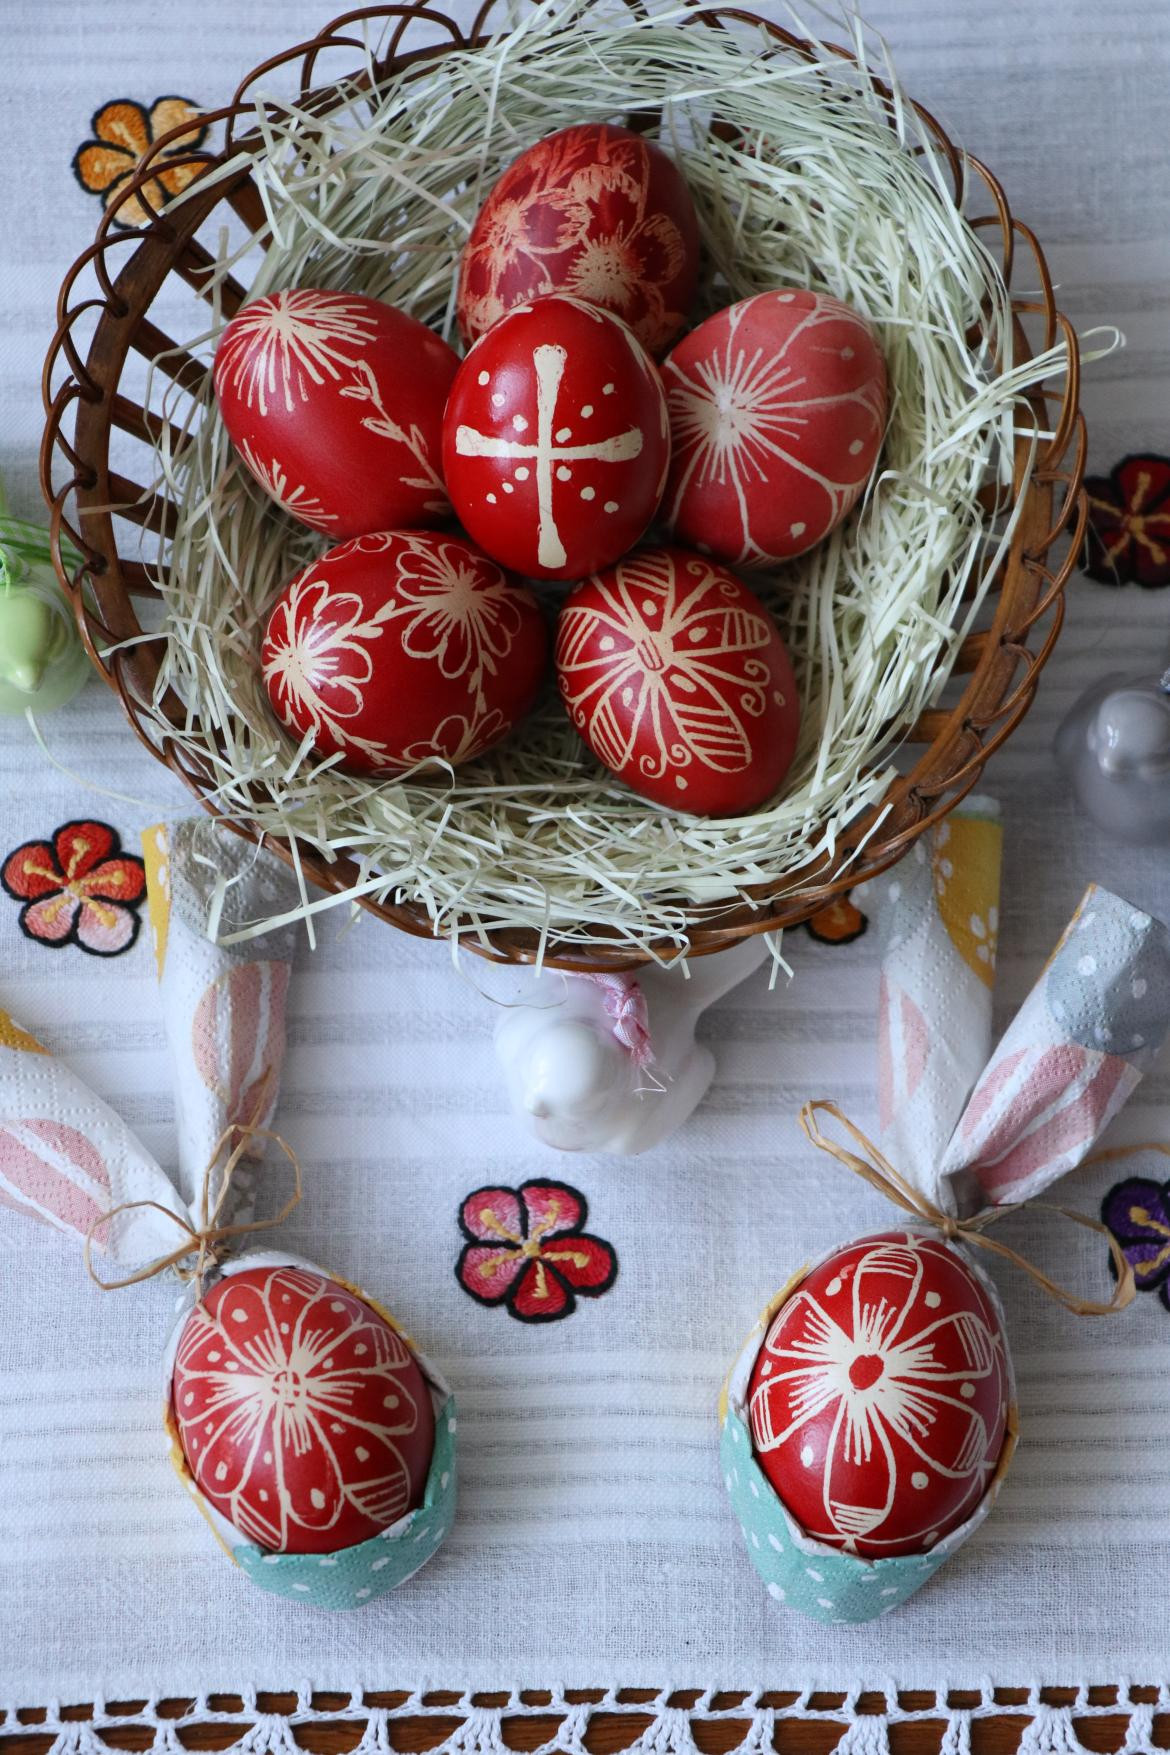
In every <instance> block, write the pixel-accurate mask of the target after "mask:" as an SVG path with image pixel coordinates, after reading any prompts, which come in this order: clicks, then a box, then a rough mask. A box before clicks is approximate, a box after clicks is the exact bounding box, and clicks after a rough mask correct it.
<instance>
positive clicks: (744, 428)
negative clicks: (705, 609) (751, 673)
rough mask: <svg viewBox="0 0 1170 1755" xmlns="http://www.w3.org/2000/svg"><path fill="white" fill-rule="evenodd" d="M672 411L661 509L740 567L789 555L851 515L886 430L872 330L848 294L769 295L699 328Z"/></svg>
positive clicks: (671, 380)
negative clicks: (852, 306)
mask: <svg viewBox="0 0 1170 1755" xmlns="http://www.w3.org/2000/svg"><path fill="white" fill-rule="evenodd" d="M662 374H663V381H664V383H665V385H666V394H667V401H668V403H669V406H670V434H671V446H672V454H671V466H670V480H669V481H668V483H667V487H666V496H665V499H664V501H663V517H664V518H665V520H666V521H667V523H668V525H669V527H670V529H671V531H672V532H673V534H674V535H675V536H677V537H678V538H679V540H680V541H682V542H691V543H694V544H695V546H696V547H697V548H700V549H702V550H703V551H704V552H705V553H708V554H713V555H718V556H720V557H721V558H722V559H723V560H727V561H733V562H736V563H738V564H739V565H741V566H762V565H767V564H768V563H769V562H777V561H786V560H790V559H791V558H792V557H793V556H794V555H799V554H803V553H804V551H805V550H806V549H810V548H812V547H814V545H815V544H816V543H818V542H821V541H823V540H824V538H825V537H826V536H828V534H829V532H830V531H831V530H833V529H835V528H836V526H837V525H838V524H840V522H841V520H842V519H843V518H845V517H846V516H847V515H848V513H849V512H851V511H852V509H853V507H854V506H855V505H856V503H857V501H858V499H859V498H860V496H861V492H862V489H863V488H864V487H865V484H866V482H867V481H868V480H869V477H870V474H871V472H872V470H873V467H874V464H875V463H876V461H877V455H878V452H879V451H880V449H881V444H882V437H883V434H884V433H885V427H886V400H887V399H886V367H885V361H884V360H883V358H882V354H881V350H880V348H879V347H878V344H877V339H876V337H875V336H874V333H873V330H872V329H871V328H870V326H869V324H868V323H867V322H866V321H865V320H864V318H863V317H861V316H859V315H858V313H857V312H856V311H854V310H851V309H850V307H849V306H848V305H845V304H842V303H841V301H840V300H839V299H833V298H829V297H828V295H827V294H825V293H816V292H805V291H802V290H800V289H793V290H785V291H779V292H766V293H759V294H757V296H756V297H755V298H751V299H744V300H742V302H741V303H740V304H738V305H730V306H729V307H728V308H727V309H726V310H723V311H717V312H716V313H715V315H714V316H713V317H709V318H708V319H707V321H706V322H705V323H701V324H700V325H699V327H698V328H697V329H695V330H692V332H691V333H690V335H687V336H685V337H684V338H683V340H682V341H681V342H680V343H679V345H678V346H677V347H676V348H675V350H674V352H673V353H672V354H671V355H670V358H669V359H668V360H667V361H666V363H665V364H664V366H663V368H662Z"/></svg>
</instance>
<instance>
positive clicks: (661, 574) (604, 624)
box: [556, 548, 800, 816]
mask: <svg viewBox="0 0 1170 1755" xmlns="http://www.w3.org/2000/svg"><path fill="white" fill-rule="evenodd" d="M556 665H557V682H558V685H559V687H560V691H561V697H562V699H563V700H564V703H565V707H566V709H567V711H568V714H569V717H570V718H571V719H572V721H573V724H574V725H575V726H576V727H577V730H578V731H579V732H580V734H581V736H582V737H583V738H584V740H585V742H586V743H587V744H588V745H589V748H590V749H591V750H592V751H593V754H594V755H595V756H596V757H597V759H598V761H599V762H602V763H604V765H605V766H606V767H607V768H609V769H610V771H611V772H612V773H614V774H616V775H618V776H619V778H620V779H622V780H624V781H625V782H626V783H627V785H629V786H632V787H633V789H634V791H635V792H641V793H643V794H644V795H645V796H646V797H647V798H652V799H654V800H655V801H656V802H657V803H658V804H671V805H676V806H678V808H679V809H681V810H689V811H695V812H697V813H699V814H700V815H702V816H731V815H737V814H739V813H740V812H743V811H749V810H752V809H753V808H754V807H755V806H756V805H758V804H761V803H762V802H763V800H764V799H766V798H768V797H769V796H770V795H771V794H772V793H773V792H775V790H776V788H777V787H778V786H779V784H780V782H781V780H783V778H784V776H785V774H786V773H787V772H788V768H789V764H790V763H791V761H792V757H793V753H794V751H795V749H796V736H797V732H798V730H799V728H800V707H799V703H798V701H797V697H796V681H795V678H794V677H793V674H792V665H791V663H790V661H789V657H788V653H787V651H786V649H785V646H784V642H783V640H782V639H781V638H780V633H779V630H778V629H777V627H776V624H775V622H774V621H773V620H772V617H771V616H770V615H769V614H768V612H767V610H766V609H765V608H764V606H763V604H762V603H761V602H760V600H759V598H758V597H756V596H755V595H754V593H752V592H751V591H749V590H748V588H747V586H746V585H744V584H742V583H741V581H740V580H738V579H737V578H736V577H735V575H734V573H729V572H728V571H727V569H726V567H722V566H720V565H719V564H718V563H717V562H715V561H710V560H707V559H706V557H705V556H703V555H696V554H691V553H689V552H688V551H687V550H686V549H681V548H654V549H644V550H642V551H640V552H639V553H635V554H632V555H627V556H626V558H625V560H623V561H619V562H618V564H617V566H616V567H611V568H610V569H609V571H608V572H604V573H599V574H597V575H596V576H595V577H594V578H592V579H586V580H584V581H583V583H582V584H580V585H578V586H577V588H576V590H574V591H572V592H570V594H569V596H568V597H567V598H566V599H565V602H564V605H563V607H562V609H561V613H560V619H559V621H558V623H557V642H556Z"/></svg>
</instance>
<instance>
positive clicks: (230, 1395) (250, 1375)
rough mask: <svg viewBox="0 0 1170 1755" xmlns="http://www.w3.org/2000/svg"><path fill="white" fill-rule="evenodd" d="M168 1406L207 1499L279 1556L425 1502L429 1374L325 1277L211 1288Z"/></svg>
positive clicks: (269, 1276) (195, 1313)
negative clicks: (427, 1377)
mask: <svg viewBox="0 0 1170 1755" xmlns="http://www.w3.org/2000/svg"><path fill="white" fill-rule="evenodd" d="M171 1406H172V1412H173V1415H174V1420H175V1425H176V1427H177V1430H178V1434H179V1441H180V1443H181V1445H182V1449H183V1455H184V1457H185V1459H186V1463H187V1467H188V1468H189V1469H190V1472H191V1476H192V1478H193V1480H194V1481H195V1484H196V1486H197V1487H198V1488H199V1491H200V1492H201V1493H202V1494H203V1497H204V1498H205V1499H206V1500H207V1501H208V1502H209V1503H210V1504H211V1505H212V1506H213V1507H214V1508H215V1510H216V1511H218V1512H219V1513H220V1514H221V1515H222V1516H223V1517H225V1518H227V1520H228V1522H229V1523H230V1524H231V1525H232V1526H233V1527H234V1528H235V1529H237V1530H238V1531H240V1533H241V1534H242V1535H244V1536H246V1537H248V1538H249V1539H250V1540H251V1541H254V1542H256V1543H257V1544H259V1546H260V1547H262V1548H267V1549H269V1550H271V1551H272V1552H274V1553H291V1554H323V1553H333V1552H334V1551H335V1550H337V1549H340V1548H348V1547H352V1546H353V1544H354V1543H355V1542H362V1541H365V1540H366V1539H367V1538H368V1537H370V1536H374V1535H377V1534H378V1532H379V1531H381V1530H384V1529H388V1528H389V1527H390V1525H391V1524H393V1523H395V1522H397V1520H398V1519H399V1518H400V1517H402V1516H403V1515H404V1514H405V1513H406V1512H407V1511H409V1510H411V1509H412V1507H414V1506H416V1505H417V1504H419V1502H420V1501H421V1499H422V1495H423V1489H424V1486H425V1484H426V1477H427V1470H428V1468H429V1467H430V1461H431V1451H432V1449H433V1446H434V1436H435V1417H434V1409H433V1406H432V1403H431V1397H430V1391H429V1390H428V1388H427V1383H426V1379H425V1378H424V1377H423V1374H422V1372H421V1370H420V1369H419V1366H418V1364H417V1362H416V1360H415V1358H414V1355H413V1353H412V1352H411V1351H410V1349H409V1347H408V1346H407V1345H406V1343H405V1341H404V1340H403V1339H402V1337H401V1336H400V1335H399V1334H398V1332H397V1331H396V1330H395V1329H394V1328H392V1327H391V1325H390V1324H389V1323H388V1322H387V1321H386V1319H385V1317H384V1316H381V1315H380V1314H379V1313H378V1312H377V1311H376V1310H375V1309H374V1308H373V1307H372V1306H371V1305H369V1304H367V1303H366V1302H365V1300H364V1299H362V1298H359V1297H358V1296H357V1294H356V1293H354V1292H351V1291H350V1290H348V1289H347V1288H346V1287H345V1286H343V1285H341V1284H340V1283H339V1282H338V1281H337V1280H333V1279H330V1278H329V1276H328V1275H326V1274H321V1273H317V1272H310V1271H309V1270H307V1269H304V1268H297V1267H256V1268H246V1269H242V1270H241V1271H240V1272H238V1273H233V1274H228V1275H226V1276H225V1277H224V1278H223V1279H221V1280H220V1281H218V1282H217V1283H216V1285H214V1286H213V1287H212V1288H211V1290H210V1291H209V1292H208V1293H207V1294H206V1296H205V1297H204V1298H203V1299H202V1300H201V1301H200V1302H199V1303H198V1304H196V1306H195V1308H194V1309H193V1310H192V1311H191V1314H190V1315H189V1316H188V1318H187V1320H186V1323H185V1324H184V1326H183V1330H182V1333H181V1335H180V1337H179V1345H178V1351H177V1353H176V1355H175V1365H174V1372H173V1375H172V1390H171Z"/></svg>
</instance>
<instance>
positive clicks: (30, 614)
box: [0, 485, 90, 713]
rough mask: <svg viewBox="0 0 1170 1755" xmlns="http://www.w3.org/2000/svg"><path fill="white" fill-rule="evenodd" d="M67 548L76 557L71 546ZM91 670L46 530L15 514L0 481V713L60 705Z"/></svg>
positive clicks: (71, 694) (68, 699) (41, 710)
mask: <svg viewBox="0 0 1170 1755" xmlns="http://www.w3.org/2000/svg"><path fill="white" fill-rule="evenodd" d="M67 553H68V557H69V559H70V560H71V561H74V560H76V561H80V558H81V557H80V556H79V555H76V554H75V553H74V551H72V550H67ZM89 673H90V667H89V659H88V658H87V657H86V654H85V648H84V647H83V646H82V644H81V638H80V635H79V634H78V632H77V624H76V622H75V621H74V619H73V611H72V609H71V607H70V605H69V602H68V599H67V598H66V596H65V593H64V592H63V591H62V589H61V585H60V581H59V580H58V578H57V575H56V573H55V572H54V570H53V562H52V558H51V556H50V553H49V534H48V531H46V530H43V529H42V528H41V527H40V525H38V524H28V523H26V522H25V521H24V519H22V518H14V517H13V516H12V515H11V513H10V512H9V511H8V509H7V506H6V504H5V501H4V490H3V486H2V485H0V713H24V712H26V711H28V710H29V709H30V708H31V709H32V711H33V712H34V713H44V712H48V711H49V710H50V709H52V708H53V707H61V706H64V704H65V702H66V701H71V700H72V699H73V697H74V695H75V694H76V693H77V692H78V690H79V689H80V688H81V687H82V686H83V685H84V683H85V682H86V679H87V678H88V676H89Z"/></svg>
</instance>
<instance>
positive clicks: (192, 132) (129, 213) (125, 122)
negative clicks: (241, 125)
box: [73, 97, 210, 230]
mask: <svg viewBox="0 0 1170 1755" xmlns="http://www.w3.org/2000/svg"><path fill="white" fill-rule="evenodd" d="M201 115H202V112H201V111H200V110H199V109H198V108H197V107H196V105H195V104H193V103H192V102H191V100H190V98H185V97H160V98H156V99H155V101H154V103H153V104H152V105H151V107H150V109H149V110H147V109H146V108H145V107H144V106H143V105H142V104H140V103H136V102H135V100H134V99H133V98H114V99H112V100H111V101H110V102H109V103H108V104H103V105H102V107H101V109H100V110H98V111H97V113H96V114H95V116H94V118H93V121H92V122H91V124H90V126H91V128H92V129H93V133H94V138H93V139H92V140H86V141H83V143H82V144H81V145H80V146H79V147H78V149H77V151H76V152H75V153H74V155H73V174H74V176H75V177H76V178H77V181H78V182H79V183H80V184H81V186H82V188H83V189H88V190H89V193H90V194H91V195H100V196H101V198H102V204H103V206H104V207H106V208H107V209H108V210H109V211H110V212H112V213H113V215H114V224H115V225H119V226H123V227H125V228H126V229H127V230H129V229H131V228H132V227H134V226H140V225H149V223H150V221H151V219H152V218H153V217H154V215H155V214H156V213H161V212H162V210H163V208H164V207H165V206H166V204H167V202H168V201H171V200H173V198H174V197H175V196H176V195H181V194H182V192H183V190H184V189H186V188H188V187H189V186H190V185H191V184H192V183H193V182H194V181H195V178H196V177H197V176H199V175H200V173H201V172H202V170H203V167H204V164H206V163H209V162H210V161H209V159H208V155H207V154H206V153H200V154H199V158H200V162H199V163H198V164H170V163H168V162H167V161H168V160H169V159H172V158H180V159H181V158H185V157H186V156H187V155H188V154H190V153H191V152H193V151H194V150H195V149H196V148H197V147H200V146H202V144H203V142H204V140H205V139H206V137H207V127H206V125H205V124H204V123H203V122H202V121H201V119H200V118H201ZM188 120H189V121H191V123H192V124H193V125H192V127H191V128H190V129H189V130H187V131H185V132H184V133H183V134H180V135H179V136H178V137H177V138H176V139H175V140H173V141H172V142H171V144H170V145H169V146H167V147H164V149H163V151H162V153H161V155H160V156H159V157H158V158H156V159H155V160H154V165H155V172H154V175H153V176H151V177H150V178H149V180H148V181H147V182H145V183H144V184H143V185H142V188H141V189H139V190H137V191H136V192H135V193H134V194H132V195H127V194H125V193H124V190H125V188H126V185H127V184H128V183H129V181H130V179H131V177H132V176H133V175H134V173H135V171H136V170H137V169H138V165H139V161H140V160H141V158H142V156H143V154H144V153H145V152H146V150H147V148H148V147H150V146H153V144H154V142H155V141H156V140H160V139H161V138H162V136H163V135H164V134H169V133H170V131H171V129H172V128H177V127H179V125H180V123H183V122H186V121H188Z"/></svg>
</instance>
